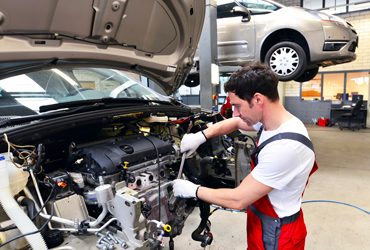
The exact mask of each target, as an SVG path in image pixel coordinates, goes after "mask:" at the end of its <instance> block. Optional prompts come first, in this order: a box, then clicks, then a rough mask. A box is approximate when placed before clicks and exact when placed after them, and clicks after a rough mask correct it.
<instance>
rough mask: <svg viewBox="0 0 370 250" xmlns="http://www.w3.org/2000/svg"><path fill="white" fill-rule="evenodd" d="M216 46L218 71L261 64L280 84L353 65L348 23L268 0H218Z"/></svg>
mask: <svg viewBox="0 0 370 250" xmlns="http://www.w3.org/2000/svg"><path fill="white" fill-rule="evenodd" d="M217 46H218V62H219V64H220V66H221V67H222V66H243V65H245V64H249V63H252V62H255V61H260V62H265V63H267V64H269V65H270V67H271V68H272V69H273V70H274V71H275V72H276V74H277V75H278V76H279V79H280V81H291V80H296V81H298V82H303V81H308V80H310V79H312V78H313V77H314V76H315V75H316V74H317V72H318V70H319V67H326V66H332V65H336V64H341V63H348V62H352V61H354V60H356V54H355V50H356V47H357V46H358V36H357V33H356V30H355V29H354V28H353V26H352V25H351V24H350V23H349V22H347V21H345V20H343V19H341V18H339V17H337V16H334V15H330V14H327V13H324V12H320V11H316V10H309V9H304V8H301V7H286V6H284V5H282V4H279V3H276V2H273V1H270V0H217ZM225 68H227V67H225ZM221 70H222V68H221ZM188 79H189V80H194V79H196V77H194V75H190V76H189V77H188ZM189 80H188V82H189V83H190V81H189ZM195 82H196V81H195ZM189 83H187V85H189ZM190 84H191V83H190ZM193 85H194V82H193Z"/></svg>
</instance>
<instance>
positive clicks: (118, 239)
mask: <svg viewBox="0 0 370 250" xmlns="http://www.w3.org/2000/svg"><path fill="white" fill-rule="evenodd" d="M116 240H117V241H118V242H119V244H121V247H122V248H124V249H127V248H128V245H127V243H126V242H125V241H123V240H121V239H120V238H116Z"/></svg>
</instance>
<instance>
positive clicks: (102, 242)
mask: <svg viewBox="0 0 370 250" xmlns="http://www.w3.org/2000/svg"><path fill="white" fill-rule="evenodd" d="M98 244H103V245H107V246H110V245H113V244H112V243H110V241H109V240H108V239H107V238H105V237H101V238H100V239H99V240H98Z"/></svg>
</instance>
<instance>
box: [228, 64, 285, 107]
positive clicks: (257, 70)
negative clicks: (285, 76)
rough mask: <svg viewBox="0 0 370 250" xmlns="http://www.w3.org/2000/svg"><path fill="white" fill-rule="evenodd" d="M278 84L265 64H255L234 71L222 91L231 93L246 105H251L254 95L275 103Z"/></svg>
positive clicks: (274, 75)
mask: <svg viewBox="0 0 370 250" xmlns="http://www.w3.org/2000/svg"><path fill="white" fill-rule="evenodd" d="M278 82H279V78H278V76H277V75H276V74H275V73H274V72H273V71H272V69H271V68H270V67H269V66H268V65H267V64H263V63H260V62H256V63H253V64H251V65H247V66H244V67H243V68H240V69H238V70H237V71H235V72H234V73H233V74H232V75H231V76H230V79H229V80H228V81H227V82H226V83H225V85H224V89H225V92H233V93H235V95H237V96H238V97H239V98H240V99H243V100H246V101H247V102H248V103H251V100H252V98H253V96H254V94H255V93H260V94H262V95H264V96H266V97H267V98H268V99H269V100H270V101H271V102H275V101H277V100H279V93H278V90H277V85H278Z"/></svg>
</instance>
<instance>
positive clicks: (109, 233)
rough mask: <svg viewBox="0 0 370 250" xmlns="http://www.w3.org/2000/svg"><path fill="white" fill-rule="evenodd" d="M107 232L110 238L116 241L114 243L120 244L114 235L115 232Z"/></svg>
mask: <svg viewBox="0 0 370 250" xmlns="http://www.w3.org/2000/svg"><path fill="white" fill-rule="evenodd" d="M106 234H107V236H108V238H110V239H111V240H112V241H113V242H114V244H118V241H117V239H116V238H115V237H114V236H113V234H111V232H109V231H108V232H107V233H106Z"/></svg>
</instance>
